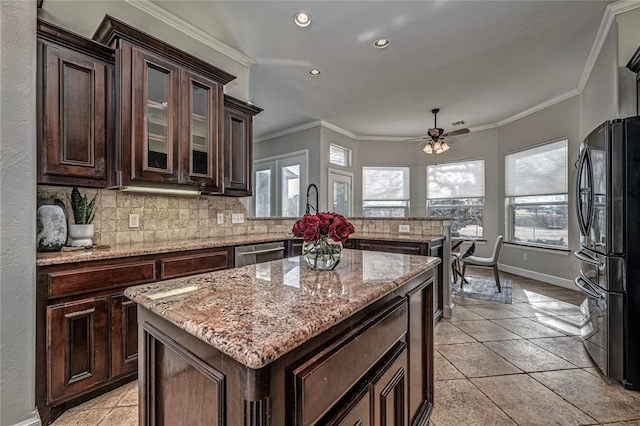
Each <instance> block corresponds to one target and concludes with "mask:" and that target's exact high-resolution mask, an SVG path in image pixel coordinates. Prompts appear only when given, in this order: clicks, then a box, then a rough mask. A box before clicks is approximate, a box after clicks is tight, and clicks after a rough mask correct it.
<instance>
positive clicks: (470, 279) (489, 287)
mask: <svg viewBox="0 0 640 426" xmlns="http://www.w3.org/2000/svg"><path fill="white" fill-rule="evenodd" d="M465 280H466V281H467V282H466V283H464V286H463V287H462V290H463V291H462V292H460V278H459V277H458V282H457V283H454V282H453V281H452V282H451V293H453V294H455V295H457V296H464V297H472V298H474V299H482V300H488V301H490V302H498V303H511V290H512V288H513V286H512V283H511V280H506V279H504V278H500V286H501V287H502V291H501V292H500V293H498V286H496V280H495V279H493V278H490V277H479V276H477V275H467V276H465Z"/></svg>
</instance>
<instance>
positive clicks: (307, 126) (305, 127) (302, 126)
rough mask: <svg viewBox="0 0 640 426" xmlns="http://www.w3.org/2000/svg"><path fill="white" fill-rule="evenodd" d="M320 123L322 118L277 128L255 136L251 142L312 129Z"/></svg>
mask: <svg viewBox="0 0 640 426" xmlns="http://www.w3.org/2000/svg"><path fill="white" fill-rule="evenodd" d="M321 124H322V120H313V121H309V122H308V123H304V124H300V125H298V126H293V127H289V128H286V129H282V130H278V131H277V132H273V133H269V134H267V135H265V136H262V137H259V138H255V139H254V140H253V143H260V142H263V141H266V140H269V139H274V138H279V137H282V136H287V135H290V134H293V133H298V132H302V131H303V130H308V129H313V128H314V127H318V126H320V125H321Z"/></svg>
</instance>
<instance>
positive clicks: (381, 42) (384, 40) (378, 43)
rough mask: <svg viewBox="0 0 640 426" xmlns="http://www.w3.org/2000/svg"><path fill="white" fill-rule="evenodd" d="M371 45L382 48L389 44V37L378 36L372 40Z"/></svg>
mask: <svg viewBox="0 0 640 426" xmlns="http://www.w3.org/2000/svg"><path fill="white" fill-rule="evenodd" d="M373 46H374V47H376V48H377V49H384V48H385V47H387V46H389V39H388V38H384V37H382V38H379V39H377V40H376V41H374V42H373Z"/></svg>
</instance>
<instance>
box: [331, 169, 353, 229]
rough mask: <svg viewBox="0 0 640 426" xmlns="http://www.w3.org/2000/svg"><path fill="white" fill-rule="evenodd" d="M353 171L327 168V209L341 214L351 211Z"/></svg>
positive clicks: (348, 213)
mask: <svg viewBox="0 0 640 426" xmlns="http://www.w3.org/2000/svg"><path fill="white" fill-rule="evenodd" d="M352 187H353V173H349V172H344V171H342V170H336V169H331V168H330V169H329V210H331V211H332V212H335V213H339V214H341V215H343V216H346V217H349V216H351V212H352V211H353V196H352V193H353V191H352Z"/></svg>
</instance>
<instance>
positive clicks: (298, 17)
mask: <svg viewBox="0 0 640 426" xmlns="http://www.w3.org/2000/svg"><path fill="white" fill-rule="evenodd" d="M293 22H294V23H295V24H296V25H297V26H299V27H300V28H307V27H308V26H309V25H311V15H310V14H309V13H308V12H304V11H300V12H298V13H296V14H295V15H293Z"/></svg>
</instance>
